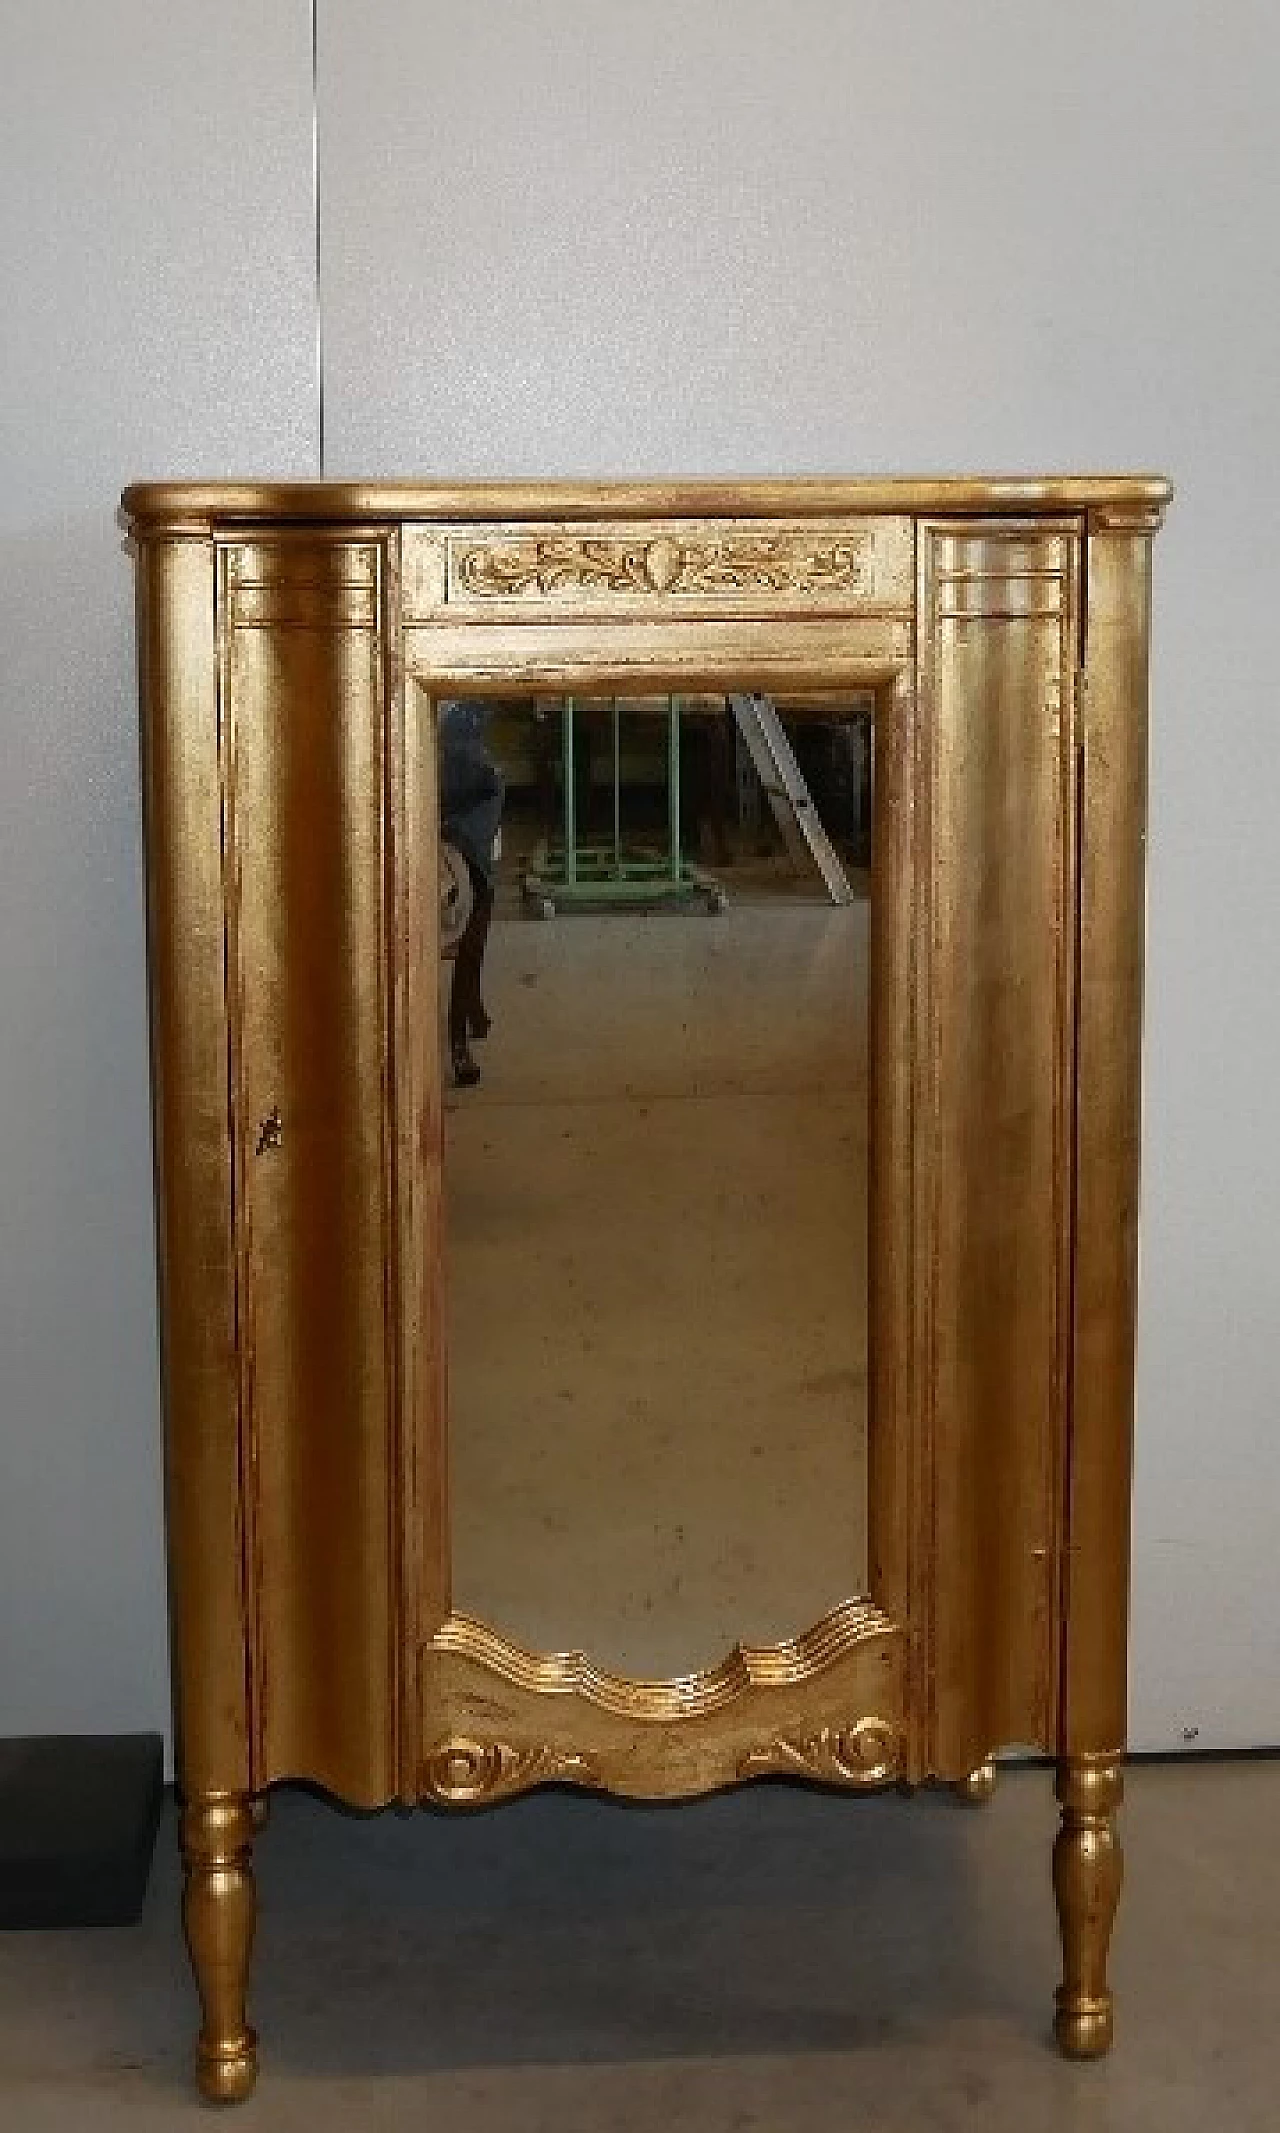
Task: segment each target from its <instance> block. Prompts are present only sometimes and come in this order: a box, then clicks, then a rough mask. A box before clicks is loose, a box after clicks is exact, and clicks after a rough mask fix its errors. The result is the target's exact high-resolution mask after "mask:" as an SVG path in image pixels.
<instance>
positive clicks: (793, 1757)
mask: <svg viewBox="0 0 1280 2133" xmlns="http://www.w3.org/2000/svg"><path fill="white" fill-rule="evenodd" d="M900 1759H901V1742H900V1740H899V1737H898V1732H897V1729H896V1728H895V1727H893V1726H891V1725H889V1724H888V1723H887V1722H886V1721H885V1720H884V1719H881V1718H860V1719H859V1720H858V1721H857V1723H856V1724H855V1725H852V1726H823V1727H822V1728H821V1729H820V1730H819V1731H818V1732H817V1733H810V1734H806V1735H804V1736H802V1737H801V1736H797V1735H794V1734H790V1733H784V1734H780V1735H779V1736H778V1737H777V1738H776V1739H775V1740H772V1741H769V1742H768V1743H767V1744H766V1745H765V1746H764V1747H760V1748H752V1749H750V1750H749V1751H748V1752H747V1754H746V1755H744V1756H743V1758H742V1761H741V1763H740V1764H739V1766H738V1774H739V1776H741V1777H744V1778H755V1777H804V1778H814V1779H816V1780H817V1782H818V1783H819V1784H822V1785H885V1784H888V1783H889V1782H890V1780H891V1779H892V1778H894V1777H896V1776H897V1773H898V1769H899V1765H900Z"/></svg>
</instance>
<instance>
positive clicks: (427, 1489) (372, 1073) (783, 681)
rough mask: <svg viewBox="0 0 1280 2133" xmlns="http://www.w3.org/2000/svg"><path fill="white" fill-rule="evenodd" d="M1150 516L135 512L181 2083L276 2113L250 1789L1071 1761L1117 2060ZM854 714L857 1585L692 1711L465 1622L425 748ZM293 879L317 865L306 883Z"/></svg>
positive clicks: (809, 511)
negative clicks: (455, 1506) (260, 2077)
mask: <svg viewBox="0 0 1280 2133" xmlns="http://www.w3.org/2000/svg"><path fill="white" fill-rule="evenodd" d="M1168 493H1169V492H1168V488H1167V485H1166V484H1165V483H1163V482H1162V481H1159V480H1158V479H1156V478H1154V477H1149V476H1142V477H1133V478H1128V477H1111V476H1094V477H1083V478H1075V477H1065V476H1063V477H1044V478H1042V479H1031V480H1022V479H1000V480H983V479H977V478H969V477H955V478H950V479H946V480H919V481H897V480H871V481H802V482H754V483H745V484H734V483H723V482H719V483H717V482H707V483H687V482H670V483H656V484H642V483H621V484H605V485H595V484H585V485H579V484H548V485H530V484H484V485H478V486H472V487H469V488H468V487H457V486H447V485H443V484H423V483H411V484H408V483H407V484H355V483H341V484H339V483H324V484H309V485H308V484H280V485H270V484H268V485H254V484H236V483H228V484H213V485H196V484H160V485H156V484H144V485H141V486H139V487H137V488H134V489H131V490H129V491H128V492H126V499H125V501H126V509H127V510H128V512H129V514H130V516H131V519H132V523H133V528H134V533H135V537H136V540H137V543H138V548H139V566H140V568H139V581H140V646H141V667H142V693H143V710H144V750H143V761H144V779H145V787H146V812H147V845H148V887H149V901H150V938H151V972H152V1023H153V1051H154V1063H155V1067H154V1080H155V1111H156V1141H157V1151H158V1165H157V1171H158V1191H159V1237H160V1256H161V1276H162V1291H163V1311H164V1353H165V1392H166V1445H167V1463H168V1491H169V1521H170V1552H171V1562H172V1570H173V1604H174V1628H175V1651H176V1656H177V1673H178V1703H179V1718H180V1761H181V1777H182V1782H183V1787H184V1791H185V1795H186V1798H187V1800H188V1802H189V1805H188V1809H187V1814H186V1818H185V1822H184V1849H185V1852H186V1857H187V1863H188V1896H187V1910H186V1915H187V1924H188V1936H189V1940H190V1943H191V1949H192V1956H193V1961H194V1964H195V1968H196V1972H197V1977H198V1980H199V1982H200V1987H201V1993H202V1999H203V2005H204V2024H203V2028H202V2033H201V2044H200V2060H199V2063H200V2070H201V2081H202V2084H203V2086H204V2087H205V2088H206V2091H207V2092H208V2093H210V2094H214V2095H219V2096H222V2097H231V2096H237V2095H241V2094H244V2093H245V2092H246V2091H247V2089H248V2087H249V2086H250V2085H251V2083H252V2079H253V2070H254V2047H253V2038H252V2032H251V2031H250V2030H249V2029H248V2026H247V2022H246V2018H245V2012H244V1989H245V1972H246V1968H247V1962H248V1954H249V1943H250V1939H251V1934H252V1909H253V1899H252V1878H251V1872H250V1866H249V1846H250V1842H251V1838H252V1835H253V1831H254V1827H255V1825H256V1816H255V1811H254V1808H253V1805H252V1802H253V1799H254V1796H255V1795H257V1794H260V1793H261V1791H262V1789H263V1788H264V1787H266V1786H267V1785H269V1784H271V1783H272V1782H274V1781H276V1780H278V1779H283V1778H305V1779H310V1780H312V1781H315V1782H318V1783H321V1784H323V1785H325V1786H327V1787H329V1788H330V1789H331V1790H332V1791H334V1792H335V1793H338V1794H339V1795H340V1796H342V1797H343V1798H345V1799H348V1800H351V1801H353V1802H356V1803H359V1804H362V1805H376V1804H379V1803H382V1802H386V1801H388V1800H391V1799H401V1800H404V1801H414V1800H417V1799H421V1798H423V1797H429V1798H432V1799H435V1800H439V1801H445V1802H449V1803H453V1804H468V1803H473V1802H478V1801H483V1800H486V1799H496V1798H500V1797H505V1796H506V1795H508V1794H510V1793H513V1792H517V1791H520V1790H522V1789H524V1788H526V1787H527V1786H529V1785H532V1784H537V1783H541V1782H545V1781H548V1780H554V1781H565V1780H568V1781H569V1782H573V1783H577V1784H586V1785H593V1786H600V1787H603V1788H604V1789H606V1790H610V1791H616V1792H623V1793H633V1794H638V1795H640V1796H643V1797H674V1796H684V1795H688V1794H692V1793H696V1792H699V1791H705V1790H707V1789H708V1788H709V1787H712V1786H716V1785H721V1784H726V1783H731V1782H736V1781H738V1780H740V1779H742V1778H744V1777H750V1776H755V1775H759V1774H765V1773H772V1772H784V1773H786V1774H789V1775H793V1774H800V1775H808V1776H810V1777H813V1778H815V1779H817V1780H818V1781H820V1782H826V1783H831V1784H837V1785H862V1784H871V1783H883V1782H885V1781H886V1780H888V1779H890V1778H893V1777H899V1776H900V1777H903V1778H905V1779H907V1780H908V1781H910V1782H917V1781H919V1780H921V1779H923V1778H926V1777H929V1776H934V1777H939V1778H942V1779H945V1780H948V1781H950V1782H951V1783H953V1784H956V1785H958V1786H959V1787H960V1788H961V1790H962V1792H963V1793H964V1795H965V1796H966V1797H968V1798H970V1799H975V1800H976V1799H980V1798H983V1797H985V1796H986V1795H987V1794H988V1793H989V1790H990V1785H991V1782H992V1772H991V1765H990V1761H989V1755H990V1752H991V1750H992V1749H993V1747H995V1746H999V1745H1003V1744H1005V1743H1008V1742H1017V1743H1020V1744H1023V1743H1031V1744H1034V1745H1038V1746H1039V1747H1041V1748H1042V1749H1044V1750H1045V1751H1046V1752H1049V1753H1051V1754H1054V1755H1056V1756H1057V1757H1059V1758H1060V1775H1059V1794H1060V1798H1061V1800H1062V1805H1063V1832H1062V1835H1061V1837H1060V1839H1059V1842H1058V1847H1057V1851H1056V1854H1055V1886H1056V1889H1057V1895H1058V1904H1059V1913H1060V1918H1061V1922H1062V1932H1063V1942H1064V1950H1065V1955H1064V1975H1065V1983H1064V1986H1063V1988H1062V1993H1061V1994H1060V1999H1059V2019H1058V2034H1059V2041H1060V2043H1061V2044H1062V2046H1063V2049H1064V2050H1067V2051H1069V2052H1073V2053H1088V2052H1095V2051H1098V2050H1101V2049H1105V2047H1106V2044H1107V2043H1108V2042H1109V2040H1110V2033H1111V2011H1110V1996H1109V1993H1108V1991H1107V1987H1106V1980H1105V1963H1106V1946H1107V1940H1108V1937H1109V1932H1110V1924H1111V1918H1112V1915H1113V1913H1114V1908H1115V1900H1116V1896H1117V1895H1118V1889H1119V1855H1118V1852H1117V1851H1116V1848H1115V1840H1114V1827H1113V1813H1114V1807H1115V1804H1116V1802H1117V1800H1118V1797H1119V1764H1118V1757H1119V1755H1120V1753H1121V1751H1122V1748H1123V1740H1124V1723H1125V1710H1124V1673H1125V1637H1126V1619H1127V1522H1128V1485H1129V1467H1130V1431H1131V1407H1132V1340H1133V1265H1134V1239H1135V1220H1136V1191H1137V1145H1138V1029H1139V996H1140V980H1141V961H1142V881H1143V866H1142V857H1143V853H1142V844H1143V810H1144V793H1145V785H1144V766H1145V721H1146V691H1147V637H1148V614H1149V553H1150V536H1151V534H1152V532H1153V531H1154V530H1155V528H1156V526H1157V525H1158V523H1159V518H1160V513H1161V509H1162V507H1163V504H1164V502H1165V501H1166V499H1167V496H1168ZM747 683H755V684H758V685H760V686H763V687H769V686H772V687H775V688H777V687H783V686H785V687H787V688H788V689H792V690H795V689H800V690H803V689H809V688H817V689H821V688H827V689H831V688H837V687H842V686H848V685H858V686H865V687H868V688H870V689H872V690H873V691H874V692H875V699H876V706H877V709H876V719H877V793H876V808H877V818H876V825H875V869H876V873H875V884H874V895H873V910H872V943H873V946H872V973H871V994H872V1032H871V1045H872V1077H871V1078H872V1105H871V1132H870V1165H871V1169H870V1188H871V1236H870V1268H871V1294H870V1303H871V1324H872V1333H873V1341H872V1357H871V1425H870V1442H869V1516H870V1578H869V1584H870V1591H869V1594H868V1595H866V1596H859V1595H850V1597H849V1600H848V1602H847V1603H846V1604H845V1605H844V1606H843V1607H841V1608H838V1609H836V1610H835V1612H834V1613H833V1614H832V1615H831V1616H829V1617H828V1618H827V1619H826V1620H825V1621H824V1622H822V1623H818V1624H815V1625H813V1626H812V1627H811V1628H808V1629H802V1630H801V1632H800V1633H799V1634H798V1635H797V1636H796V1637H795V1638H794V1639H793V1640H791V1641H789V1642H787V1643H785V1644H780V1645H776V1646H770V1647H763V1648H757V1649H755V1650H751V1649H749V1648H748V1649H739V1650H738V1651H737V1652H736V1653H731V1654H730V1655H729V1656H728V1658H727V1659H726V1660H725V1661H724V1662H723V1664H722V1665H721V1666H720V1667H717V1668H714V1669H712V1670H710V1672H708V1673H706V1674H702V1675H695V1676H690V1677H688V1679H687V1680H683V1681H670V1682H665V1683H662V1682H660V1683H646V1682H638V1681H628V1680H626V1679H623V1678H620V1677H613V1676H607V1675H604V1674H602V1673H600V1672H599V1671H598V1670H597V1669H594V1668H592V1667H591V1666H590V1664H589V1662H587V1661H586V1660H585V1659H582V1658H581V1656H580V1655H573V1654H568V1655H563V1654H562V1655H546V1654H543V1655H539V1654H532V1653H524V1652H521V1651H520V1650H519V1649H518V1648H517V1647H515V1646H513V1645H510V1644H509V1643H507V1642H506V1641H505V1640H504V1639H503V1638H502V1637H501V1636H500V1635H499V1633H498V1631H497V1630H496V1629H494V1628H492V1627H490V1626H488V1625H485V1624H477V1623H469V1622H468V1621H467V1619H466V1618H465V1617H463V1616H460V1615H457V1614H455V1613H454V1612H453V1611H452V1608H451V1600H450V1589H449V1560H448V1527H449V1519H448V1500H449V1498H448V1475H447V1466H446V1459H445V1431H444V1371H443V1366H444V1358H443V1339H442V1326H443V1316H442V1309H441V1213H440V1192H441V1188H440V1172H441V1105H440V1088H439V1067H438V1056H437V1046H436V1043H435V1012H436V1009H435V999H436V942H435V936H434V930H433V929H434V924H435V910H436V896H435V881H436V820H435V817H436V804H435V782H434V781H435V763H434V741H433V723H432V706H433V702H434V699H435V698H436V697H437V696H438V695H439V694H441V693H442V692H445V691H448V690H453V689H459V688H462V689H473V690H483V689H486V688H500V689H502V690H503V691H504V692H506V693H528V694H533V693H534V692H535V691H541V690H550V689H560V688H569V687H573V688H580V689H584V690H590V689H592V688H593V687H594V688H595V689H597V690H599V689H609V688H624V687H627V686H630V685H638V686H643V687H647V688H649V689H660V688H664V687H668V686H671V687H705V688H710V689H715V690H721V689H724V688H726V687H727V686H728V685H730V684H733V685H736V686H742V685H744V684H747ZM303 855H305V864H304V863H302V860H303Z"/></svg>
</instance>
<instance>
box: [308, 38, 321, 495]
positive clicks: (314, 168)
mask: <svg viewBox="0 0 1280 2133" xmlns="http://www.w3.org/2000/svg"><path fill="white" fill-rule="evenodd" d="M311 210H312V220H313V223H314V226H315V288H316V462H317V464H316V472H317V474H318V475H319V477H320V479H321V481H323V480H324V303H323V295H322V289H321V280H320V0H311Z"/></svg>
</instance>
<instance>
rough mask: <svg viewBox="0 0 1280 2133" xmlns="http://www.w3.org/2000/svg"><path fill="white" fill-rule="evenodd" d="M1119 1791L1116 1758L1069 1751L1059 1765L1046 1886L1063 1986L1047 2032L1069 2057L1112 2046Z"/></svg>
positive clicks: (1119, 1872)
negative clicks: (1110, 1960) (1110, 1980)
mask: <svg viewBox="0 0 1280 2133" xmlns="http://www.w3.org/2000/svg"><path fill="white" fill-rule="evenodd" d="M1123 1790H1124V1780H1123V1777H1122V1775H1121V1770H1120V1763H1119V1759H1118V1758H1117V1757H1115V1756H1105V1757H1104V1756H1098V1757H1096V1758H1094V1757H1088V1758H1086V1757H1076V1756H1072V1757H1069V1758H1068V1759H1067V1760H1066V1761H1064V1762H1061V1763H1059V1765H1058V1784H1057V1791H1058V1799H1059V1801H1060V1802H1061V1805H1062V1827H1061V1829H1060V1830H1059V1832H1058V1836H1057V1840H1056V1842H1055V1844H1054V1847H1053V1888H1054V1894H1055V1896H1056V1897H1057V1900H1058V1927H1059V1931H1060V1932H1061V1934H1062V1983H1061V1985H1060V1986H1059V1987H1058V2011H1057V2016H1056V2018H1055V2021H1054V2034H1055V2036H1056V2037H1057V2040H1058V2049H1059V2051H1061V2052H1063V2053H1064V2054H1065V2056H1066V2057H1067V2058H1068V2059H1099V2058H1101V2057H1102V2054H1103V2053H1104V2052H1106V2051H1109V2050H1110V2048H1111V2030H1112V2018H1111V1989H1110V1987H1109V1985H1108V1984H1107V1951H1108V1949H1109V1948H1110V1945H1111V1928H1112V1926H1113V1924H1114V1923H1115V1915H1116V1905H1117V1904H1118V1902H1119V1900H1120V1882H1121V1878H1122V1873H1123V1862H1122V1859H1121V1853H1120V1845H1119V1842H1118V1841H1117V1838H1116V1822H1115V1813H1116V1809H1117V1807H1118V1806H1119V1804H1120V1799H1121V1795H1122V1793H1123Z"/></svg>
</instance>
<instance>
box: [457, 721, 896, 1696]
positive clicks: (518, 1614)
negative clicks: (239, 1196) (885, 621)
mask: <svg viewBox="0 0 1280 2133" xmlns="http://www.w3.org/2000/svg"><path fill="white" fill-rule="evenodd" d="M437 709H438V732H439V745H440V770H441V831H442V860H441V914H442V930H443V936H444V940H445V942H446V944H447V947H448V950H449V953H450V960H449V961H448V962H445V963H443V964H442V971H441V993H442V1031H443V1035H444V1043H445V1051H446V1082H447V1097H446V1111H445V1199H446V1248H445V1249H446V1281H447V1290H448V1388H449V1391H448V1397H449V1469H450V1485H449V1495H450V1517H451V1542H452V1557H453V1605H454V1607H455V1608H456V1609H458V1610H460V1611H462V1612H465V1613H467V1614H470V1615H474V1616H478V1617H479V1618H480V1619H482V1620H483V1621H485V1622H487V1623H489V1624H490V1625H491V1626H493V1627H494V1628H496V1629H498V1630H500V1631H501V1632H502V1633H503V1634H504V1635H505V1636H507V1637H508V1638H511V1639H512V1640H513V1641H515V1642H518V1643H520V1644H523V1645H525V1646H527V1647H529V1648H530V1649H533V1650H535V1651H552V1650H557V1651H558V1650H566V1649H572V1648H584V1649H585V1650H586V1651H587V1652H588V1653H589V1654H590V1656H591V1658H592V1659H593V1660H594V1661H596V1663H597V1664H599V1665H601V1666H604V1667H607V1668H609V1669H611V1670H613V1671H615V1672H617V1673H623V1674H627V1675H630V1676H633V1677H640V1678H647V1679H656V1678H669V1677H671V1676H675V1675H679V1674H683V1673H688V1672H691V1671H694V1670H696V1669H701V1668H705V1667H707V1666H710V1665H714V1664H715V1663H716V1661H718V1660H719V1659H720V1658H721V1657H723V1655H724V1653H725V1652H726V1651H727V1650H728V1649H729V1648H730V1647H731V1646H732V1645H733V1643H734V1642H735V1641H738V1640H741V1641H743V1642H749V1643H772V1642H775V1641H777V1640H779V1639H781V1638H784V1637H790V1636H795V1635H797V1634H799V1633H800V1632H802V1631H803V1630H805V1629H807V1628H809V1627H810V1626H812V1624H814V1623H815V1622H817V1621H819V1620H820V1619H821V1618H822V1616H823V1615H825V1614H826V1613H827V1612H828V1611H829V1610H830V1609H831V1608H832V1607H833V1606H835V1605H837V1604H838V1603H839V1602H840V1601H842V1600H844V1599H847V1598H848V1597H849V1596H850V1595H851V1594H854V1593H857V1592H859V1591H862V1590H864V1589H865V1584H866V1488H865V1469H866V1402H867V1340H866V1330H867V1183H866V1179H867V1055H868V1046H867V995H868V985H867V974H868V946H869V916H870V902H869V898H870V872H869V862H870V828H871V787H872V736H873V722H872V717H871V713H872V709H873V706H872V702H871V700H870V698H859V697H853V696H849V695H844V696H841V697H834V696H813V697H807V698H784V699H780V700H777V701H775V700H772V699H768V698H764V697H761V696H756V695H751V694H749V693H747V692H745V691H744V692H743V693H742V694H740V695H736V696H731V697H724V696H715V697H711V696H700V697H684V698H669V697H665V696H648V697H628V698H603V699H601V698H576V699H567V700H566V699H562V698H556V699H539V700H536V701H532V700H505V699H504V700H501V701H498V700H492V699H490V700H484V701H481V700H478V699H472V700H466V701H457V702H446V703H442V704H440V705H439V706H438V707H437Z"/></svg>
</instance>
